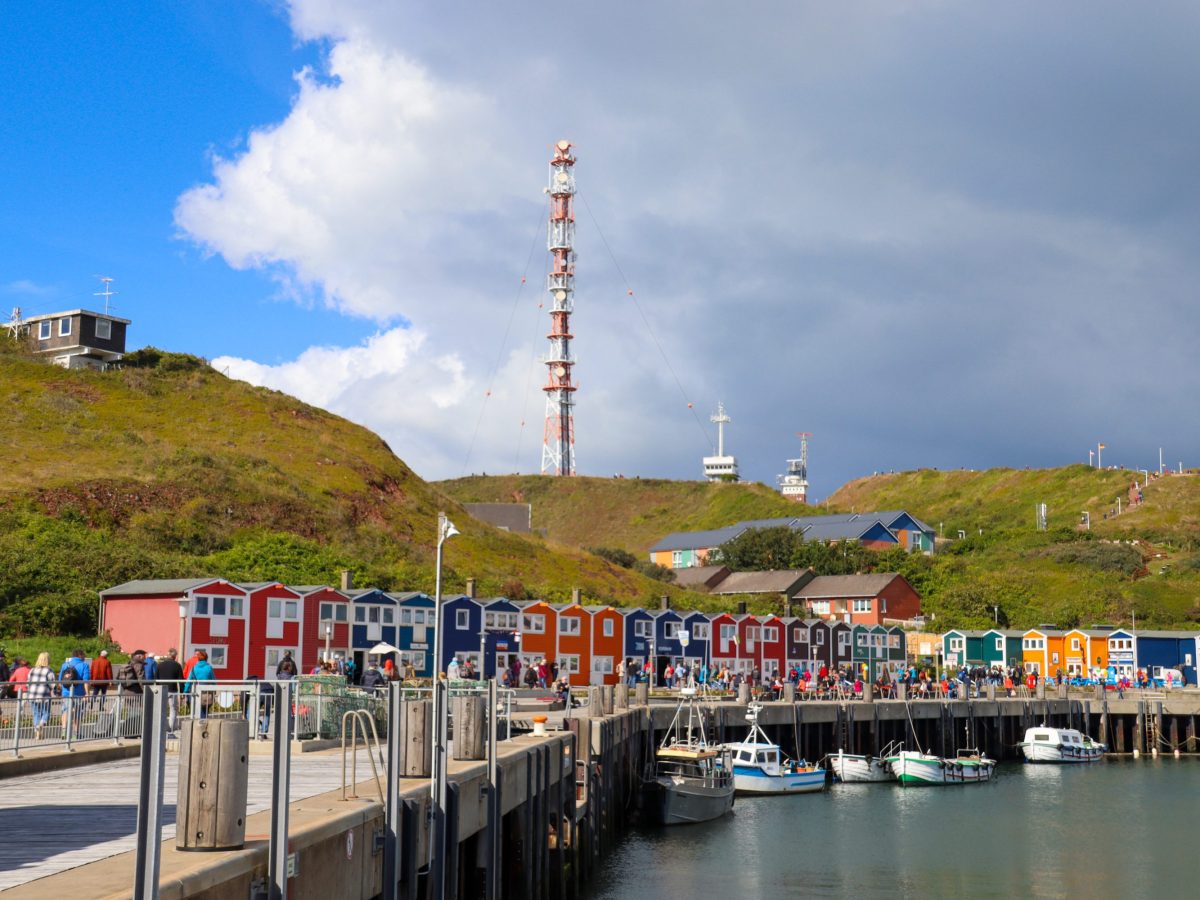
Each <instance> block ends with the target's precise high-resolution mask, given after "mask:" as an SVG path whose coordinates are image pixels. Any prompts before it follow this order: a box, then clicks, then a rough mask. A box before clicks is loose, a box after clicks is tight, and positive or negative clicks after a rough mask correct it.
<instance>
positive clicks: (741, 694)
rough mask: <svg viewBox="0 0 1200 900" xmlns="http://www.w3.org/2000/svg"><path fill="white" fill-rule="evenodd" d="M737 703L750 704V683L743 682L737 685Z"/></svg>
mask: <svg viewBox="0 0 1200 900" xmlns="http://www.w3.org/2000/svg"><path fill="white" fill-rule="evenodd" d="M737 702H738V703H749V702H750V682H748V681H743V682H742V683H741V684H739V685H738V692H737Z"/></svg>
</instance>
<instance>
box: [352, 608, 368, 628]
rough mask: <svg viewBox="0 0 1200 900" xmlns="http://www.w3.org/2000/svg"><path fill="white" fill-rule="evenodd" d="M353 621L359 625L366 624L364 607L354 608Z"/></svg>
mask: <svg viewBox="0 0 1200 900" xmlns="http://www.w3.org/2000/svg"><path fill="white" fill-rule="evenodd" d="M354 621H355V622H357V623H358V624H359V625H363V624H365V623H366V621H367V610H366V608H365V607H362V606H356V607H354Z"/></svg>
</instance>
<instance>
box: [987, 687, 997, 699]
mask: <svg viewBox="0 0 1200 900" xmlns="http://www.w3.org/2000/svg"><path fill="white" fill-rule="evenodd" d="M987 698H988V699H989V700H995V699H996V686H995V685H994V684H989V685H988V686H987Z"/></svg>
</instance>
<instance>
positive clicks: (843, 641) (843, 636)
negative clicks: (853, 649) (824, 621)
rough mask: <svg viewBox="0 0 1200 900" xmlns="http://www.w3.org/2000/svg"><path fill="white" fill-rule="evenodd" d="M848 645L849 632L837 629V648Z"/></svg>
mask: <svg viewBox="0 0 1200 900" xmlns="http://www.w3.org/2000/svg"><path fill="white" fill-rule="evenodd" d="M849 646H850V632H848V631H839V632H838V649H839V650H841V649H842V648H843V647H849Z"/></svg>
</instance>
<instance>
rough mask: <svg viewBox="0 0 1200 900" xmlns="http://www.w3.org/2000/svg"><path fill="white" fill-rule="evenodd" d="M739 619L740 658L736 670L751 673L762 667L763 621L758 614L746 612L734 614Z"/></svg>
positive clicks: (745, 673) (744, 673)
mask: <svg viewBox="0 0 1200 900" xmlns="http://www.w3.org/2000/svg"><path fill="white" fill-rule="evenodd" d="M734 618H735V619H736V620H737V633H738V649H739V651H740V652H739V653H738V660H737V666H736V671H738V672H741V673H742V674H743V675H749V674H750V673H751V672H753V671H754V670H755V669H760V670H761V668H762V651H763V648H762V622H761V621H760V620H759V618H758V616H752V615H749V614H744V615H740V616H734Z"/></svg>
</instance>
